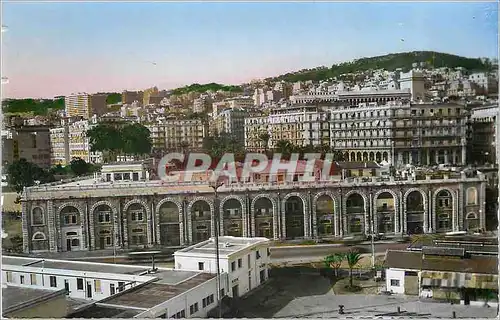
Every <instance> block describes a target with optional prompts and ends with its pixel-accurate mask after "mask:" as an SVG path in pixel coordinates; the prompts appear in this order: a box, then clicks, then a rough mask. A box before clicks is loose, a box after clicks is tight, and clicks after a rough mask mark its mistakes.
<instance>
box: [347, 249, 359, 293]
mask: <svg viewBox="0 0 500 320" xmlns="http://www.w3.org/2000/svg"><path fill="white" fill-rule="evenodd" d="M345 259H346V260H347V265H348V266H349V287H350V288H353V287H354V286H353V282H352V280H353V279H352V278H353V276H352V270H353V269H354V267H355V266H356V265H357V264H358V263H359V261H360V260H361V254H360V253H359V252H357V251H354V250H351V251H349V252H348V253H347V254H346V255H345Z"/></svg>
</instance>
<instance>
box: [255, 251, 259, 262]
mask: <svg viewBox="0 0 500 320" xmlns="http://www.w3.org/2000/svg"><path fill="white" fill-rule="evenodd" d="M255 259H257V260H259V259H260V252H259V250H257V251H255Z"/></svg>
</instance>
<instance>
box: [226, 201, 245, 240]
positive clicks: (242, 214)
mask: <svg viewBox="0 0 500 320" xmlns="http://www.w3.org/2000/svg"><path fill="white" fill-rule="evenodd" d="M229 200H236V201H238V202H239V203H240V207H241V224H242V225H241V229H240V230H241V236H243V237H245V236H248V226H247V223H246V222H247V206H246V203H245V199H244V198H243V197H242V196H238V195H234V194H231V195H228V196H226V197H224V198H223V199H222V201H221V202H220V205H219V219H220V230H221V235H226V233H227V235H230V233H229V232H230V230H229V227H230V226H229V225H228V224H227V221H226V223H224V219H225V218H224V205H225V204H226V202H227V201H229ZM238 220H240V219H239V218H237V219H235V220H234V222H235V224H236V226H235V230H236V231H235V233H234V235H239V234H240V233H239V231H238V226H237V225H238V224H239V222H238Z"/></svg>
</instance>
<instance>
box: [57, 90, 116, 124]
mask: <svg viewBox="0 0 500 320" xmlns="http://www.w3.org/2000/svg"><path fill="white" fill-rule="evenodd" d="M107 97H108V95H107V94H87V93H78V94H72V95H70V96H67V97H65V98H64V105H65V110H66V116H67V117H82V118H83V119H90V118H91V117H92V116H93V115H98V116H100V115H102V114H104V113H106V111H107V104H106V98H107Z"/></svg>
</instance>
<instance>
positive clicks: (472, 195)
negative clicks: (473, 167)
mask: <svg viewBox="0 0 500 320" xmlns="http://www.w3.org/2000/svg"><path fill="white" fill-rule="evenodd" d="M476 204H477V189H476V188H474V187H470V188H468V189H467V205H468V206H470V205H476Z"/></svg>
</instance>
